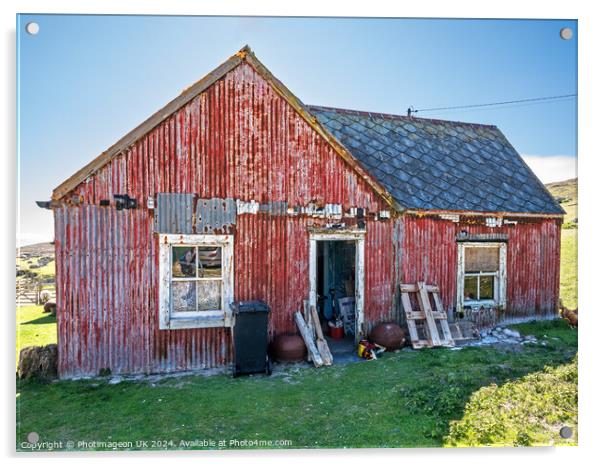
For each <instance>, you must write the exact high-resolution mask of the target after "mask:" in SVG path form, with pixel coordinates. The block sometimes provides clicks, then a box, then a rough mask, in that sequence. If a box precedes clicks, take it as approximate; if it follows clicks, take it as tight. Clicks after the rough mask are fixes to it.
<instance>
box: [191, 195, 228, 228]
mask: <svg viewBox="0 0 602 466" xmlns="http://www.w3.org/2000/svg"><path fill="white" fill-rule="evenodd" d="M235 224H236V201H235V200H234V199H217V198H213V199H199V200H198V201H197V203H196V232H197V233H198V234H211V233H213V234H222V233H227V232H230V227H232V226H233V225H235Z"/></svg>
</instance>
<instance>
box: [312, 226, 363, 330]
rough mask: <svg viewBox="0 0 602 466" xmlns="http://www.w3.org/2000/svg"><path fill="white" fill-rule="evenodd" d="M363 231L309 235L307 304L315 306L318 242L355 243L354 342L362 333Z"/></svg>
mask: <svg viewBox="0 0 602 466" xmlns="http://www.w3.org/2000/svg"><path fill="white" fill-rule="evenodd" d="M365 236H366V232H365V231H345V232H327V233H317V232H314V233H310V235H309V303H310V304H311V305H313V306H316V305H317V301H318V299H317V276H318V241H353V242H354V243H355V340H356V342H357V341H359V340H360V339H361V337H362V336H363V333H364V285H365V273H364V244H365Z"/></svg>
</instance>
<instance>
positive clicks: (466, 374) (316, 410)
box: [17, 320, 577, 449]
mask: <svg viewBox="0 0 602 466" xmlns="http://www.w3.org/2000/svg"><path fill="white" fill-rule="evenodd" d="M519 328H521V327H519ZM525 330H526V331H528V333H530V334H533V335H536V336H539V337H541V338H544V335H547V337H546V338H545V341H546V342H547V343H548V344H547V346H542V345H532V344H529V345H524V346H519V347H517V348H509V347H472V348H463V349H461V350H458V351H451V350H445V349H433V350H421V351H401V352H398V353H388V354H386V355H385V356H384V357H382V358H381V359H379V360H378V361H365V362H358V363H351V364H348V365H345V366H332V367H328V368H321V369H319V370H316V369H313V368H309V367H308V368H297V369H295V368H291V369H288V370H286V371H284V372H283V373H280V374H276V375H274V376H272V377H270V378H266V377H264V376H256V377H241V378H237V379H232V378H231V377H229V376H227V375H218V376H213V377H202V376H180V377H176V376H172V377H167V378H163V379H158V380H155V379H144V380H138V381H123V382H121V383H119V384H113V385H112V384H110V383H109V379H106V378H105V379H91V380H80V381H60V382H55V383H50V384H46V385H45V384H41V383H37V382H26V383H19V384H18V394H17V410H18V416H17V419H18V422H17V441H18V442H21V441H23V439H24V438H25V436H26V435H27V433H28V432H31V431H35V432H38V433H39V435H40V438H41V440H42V441H62V442H64V445H66V443H65V442H67V441H75V442H77V441H81V440H84V441H85V440H98V441H107V442H110V441H113V442H118V441H132V442H136V441H141V440H154V441H159V443H155V444H148V445H141V444H139V445H136V443H133V444H132V445H126V446H125V449H136V448H146V449H148V448H150V449H153V448H157V449H162V448H169V449H173V448H184V449H185V448H228V447H229V448H232V447H234V448H241V447H243V448H248V447H250V448H254V447H258V446H260V445H256V444H254V443H253V442H254V441H269V440H278V439H280V440H286V441H290V443H289V444H287V445H286V447H287V448H342V447H437V446H442V445H444V444H445V443H446V442H449V441H448V440H446V439H448V436H449V434H450V425H455V424H453V421H460V420H462V419H464V418H465V416H467V415H469V416H471V417H472V418H474V417H475V408H474V405H471V404H470V403H469V401H470V400H472V399H474V396H473V394H474V393H475V392H476V393H479V390H481V389H482V387H491V386H492V384H495V385H496V386H500V387H503V386H504V384H507V383H519V382H517V381H520V380H521V378H522V377H525V376H527V375H528V374H534V373H536V374H538V373H543V372H542V371H544V370H545V369H544V368H545V367H546V366H551V367H558V366H561V365H564V364H567V363H569V362H570V361H571V360H572V358H574V356H575V354H576V350H577V335H576V331H575V330H573V329H570V328H568V326H567V325H566V324H565V323H564V322H563V321H560V320H559V321H554V322H538V323H534V324H528V326H526V327H522V330H521V331H525ZM540 395H541V396H542V397H544V398H543V399H545V396H546V394H545V393H542V394H540ZM475 396H476V395H475ZM503 396H505V394H504V393H501V394H500V396H499V398H500V399H502V398H503ZM471 397H473V398H471ZM467 403H469V404H468V406H467V407H466V404H467ZM465 407H466V408H465ZM575 409H576V408H575ZM553 427H554V429H555V428H556V427H557V426H556V425H554V426H553ZM508 429H509V433H508V434H506V436H505V437H503V439H504V442H509V443H507V444H512V441H513V440H512V435H513V434H512V429H513V427H512V425H510V424H509V427H508ZM556 437H557V435H556V432H555V431H550V432H547V431H546V432H543V433H542V434H541V436H540V437H533V438H534V443H538V442H539V441H541V443H549V442H550V441H552V440H554V441H558V439H557V438H556ZM200 439H205V440H207V441H214V442H215V444H214V445H209V446H204V445H196V446H194V445H192V446H191V445H190V444H188V445H187V444H182V443H180V442H181V441H194V440H200ZM233 439H238V440H244V441H250V442H251V443H250V444H248V445H242V444H238V445H231V443H230V441H231V440H233ZM220 441H223V442H225V443H224V444H220V443H219V442H220ZM170 442H171V443H170ZM112 446H113V445H112V444H107V445H104V447H103V446H102V445H100V446H99V445H96V446H95V447H93V448H92V449H110V448H111V447H112ZM122 447H123V446H122ZM272 447H273V448H280V447H282V446H279V445H272ZM68 448H69V447H68ZM73 448H74V449H78V448H79V449H86V448H85V447H84V446H81V445H80V446H79V447H78V444H77V443H76V444H75V445H73Z"/></svg>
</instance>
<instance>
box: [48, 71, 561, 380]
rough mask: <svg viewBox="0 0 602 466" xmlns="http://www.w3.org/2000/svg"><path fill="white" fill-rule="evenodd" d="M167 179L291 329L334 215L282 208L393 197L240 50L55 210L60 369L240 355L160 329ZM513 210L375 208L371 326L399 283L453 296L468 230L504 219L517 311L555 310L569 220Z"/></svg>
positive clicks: (77, 371)
mask: <svg viewBox="0 0 602 466" xmlns="http://www.w3.org/2000/svg"><path fill="white" fill-rule="evenodd" d="M157 193H180V194H194V197H195V198H196V200H197V201H198V200H201V204H198V202H197V204H196V205H194V204H193V203H190V205H189V210H191V209H193V210H192V211H193V212H195V213H196V216H197V218H196V222H195V223H190V224H188V223H185V224H183V225H180V227H181V228H185V229H187V230H188V229H190V228H191V227H192V225H195V228H196V229H197V230H198V228H199V227H200V228H203V229H204V228H205V227H208V228H209V229H211V230H216V229H217V230H221V229H222V228H221V227H222V226H224V228H228V230H229V232H232V233H233V234H234V235H235V245H234V248H235V249H234V251H235V253H234V262H235V284H234V286H235V289H234V294H235V296H234V297H235V299H236V300H248V299H261V300H264V301H266V302H267V303H268V304H269V305H270V307H271V308H272V310H273V313H272V317H271V329H270V330H271V333H272V335H274V334H278V333H282V332H289V331H294V330H295V327H294V323H293V318H292V314H293V312H294V311H295V310H296V309H298V308H299V307H300V306H301V304H302V301H303V299H306V298H307V297H308V293H309V290H308V287H309V283H308V276H309V270H308V266H309V260H308V259H309V258H308V254H309V240H308V238H309V236H308V228H310V227H323V226H324V225H325V224H326V223H328V222H332V220H331V219H325V218H316V217H315V216H313V215H307V214H303V213H300V214H297V215H290V214H286V213H285V208H286V207H287V206H288V208H295V207H306V206H308V205H310V204H316V205H320V206H325V205H326V204H334V205H337V204H338V205H341V208H342V211H343V212H345V211H347V210H348V209H350V208H352V207H358V208H363V209H365V210H366V212H369V213H376V212H378V211H380V210H382V209H387V206H386V205H385V204H384V202H383V201H382V200H381V199H380V197H378V195H377V194H376V193H374V191H373V190H372V189H371V188H370V187H369V186H368V185H367V183H366V182H365V181H363V180H362V179H360V178H359V177H358V176H357V175H356V173H355V172H354V171H353V169H352V168H351V167H349V166H348V165H347V164H346V163H345V162H343V160H342V159H341V158H340V157H339V156H338V155H337V154H336V153H335V152H334V150H333V149H332V148H331V147H330V146H329V145H328V143H327V142H326V141H324V140H323V139H322V138H321V137H319V136H318V135H317V134H316V133H315V131H314V130H313V129H312V128H311V127H310V126H309V125H308V124H307V123H306V122H305V121H304V120H303V119H302V118H301V117H299V115H298V114H297V113H296V112H295V111H294V109H292V108H291V107H290V106H289V105H288V104H287V103H286V101H285V100H284V99H283V98H281V97H280V96H278V95H277V94H276V93H275V92H274V91H273V90H272V89H271V87H270V86H269V85H268V84H267V83H266V82H265V81H264V80H263V79H262V78H261V77H260V76H259V75H258V74H257V73H256V72H255V71H254V70H253V69H252V67H250V66H249V65H248V64H246V63H243V64H241V65H240V66H239V67H238V68H236V69H234V70H233V71H231V72H230V73H228V74H227V75H226V77H225V78H224V79H222V80H220V81H218V82H217V83H216V84H215V85H214V86H213V87H211V88H209V89H208V90H207V91H205V92H204V93H202V94H201V95H199V96H198V97H196V98H195V99H193V100H192V101H191V102H190V103H188V104H187V105H186V106H184V107H183V108H182V109H180V110H179V111H178V112H176V113H174V114H173V115H171V116H170V117H168V118H167V119H166V120H164V122H163V123H161V124H160V125H159V126H157V127H156V128H155V129H153V130H152V131H151V132H149V133H148V134H147V136H146V137H144V138H142V139H141V140H139V141H138V142H137V143H136V144H135V145H133V146H132V147H130V148H129V149H128V150H127V151H126V152H125V153H122V154H120V155H119V156H117V157H116V158H114V159H113V160H112V161H111V162H110V163H109V164H108V165H106V166H105V167H104V168H102V169H101V170H100V171H99V172H98V173H97V174H96V175H94V176H93V177H91V178H90V179H88V180H87V181H86V182H84V183H82V184H81V185H79V186H78V187H77V188H76V189H75V190H74V192H72V193H70V195H68V196H65V200H68V201H69V202H68V203H65V204H64V205H63V206H62V207H59V208H57V209H56V210H55V238H56V254H57V286H58V291H57V304H58V309H59V312H58V337H59V372H60V374H61V376H62V377H72V376H81V375H95V374H98V372H99V371H100V369H103V368H109V369H111V371H112V372H113V373H136V372H165V371H172V370H186V369H198V368H204V367H216V366H220V365H223V364H225V363H227V362H229V361H230V360H231V348H230V346H231V345H230V336H229V331H228V330H226V329H220V328H213V329H191V330H159V328H158V309H157V305H158V288H157V287H158V282H159V281H158V276H157V270H158V254H157V252H158V251H157V249H158V240H157V236H156V234H155V233H154V230H155V228H159V229H161V228H165V225H169V224H170V222H171V221H172V220H171V219H169V218H168V219H159V220H158V222H157V223H155V219H154V212H153V211H152V210H148V209H147V208H146V202H147V199H148V198H149V197H153V198H154V199H155V200H157V198H156V197H157ZM114 194H128V195H129V196H130V197H133V198H135V199H136V200H137V201H138V208H136V209H131V210H128V209H126V210H121V211H117V210H116V209H115V207H114V205H113V203H112V205H111V206H110V207H100V206H99V203H100V201H101V200H104V199H108V200H111V201H112V199H113V195H114ZM189 197H190V196H189ZM172 200H173V199H172ZM190 200H192V198H191V197H190ZM220 200H223V201H224V202H226V204H224V206H223V208H224V212H223V213H222V212H217V213H216V214H215V215H213V214H210V212H213V209H214V208H216V207H220V205H218V204H219V202H220ZM234 200H238V201H246V202H250V201H257V202H258V203H260V204H262V205H263V206H265V208H260V209H258V212H257V213H244V214H239V215H237V217H236V218H235V219H232V217H231V212H232V209H233V202H234ZM160 202H167V203H168V202H169V200H168V199H167V198H166V199H161V200H160ZM216 203H217V204H216ZM195 207H196V210H194V209H195ZM220 208H221V207H220ZM189 210H186V212H188V211H189ZM186 215H188V213H186ZM203 216H204V217H205V220H206V221H205V220H203ZM233 220H235V222H233ZM345 220H347V221H355V219H346V218H343V221H345ZM179 221H180V220H179V219H178V222H179ZM517 221H518V224H517V225H504V226H502V227H501V228H496V229H492V228H488V227H486V226H485V225H484V224H483V222H482V220H479V221H475V220H463V221H461V222H460V223H453V222H451V221H448V220H441V219H439V218H438V217H433V216H422V217H418V216H411V215H406V216H404V217H402V218H393V219H391V220H378V221H377V220H374V216H373V215H368V217H367V220H366V230H367V234H366V239H365V320H366V326H367V330H369V329H370V327H371V326H372V325H373V324H375V323H378V322H381V321H384V320H390V319H393V320H397V319H400V308H399V293H398V290H397V284H398V283H399V282H400V281H404V282H416V281H418V280H424V281H427V282H434V283H437V284H439V286H440V287H441V288H442V292H443V301H444V304H445V306H446V307H450V306H453V305H454V299H455V288H456V257H457V247H456V235H457V233H458V232H459V231H461V230H467V231H468V232H470V233H488V232H504V233H507V234H508V289H507V294H508V308H509V312H510V313H512V314H511V315H512V316H522V315H526V314H533V313H534V312H535V314H537V315H550V314H551V313H552V312H553V310H554V308H555V305H556V302H557V299H558V281H559V250H560V247H559V242H560V226H559V221H558V220H550V219H541V220H534V221H529V220H527V219H524V218H523V219H517ZM216 232H218V233H219V231H216Z"/></svg>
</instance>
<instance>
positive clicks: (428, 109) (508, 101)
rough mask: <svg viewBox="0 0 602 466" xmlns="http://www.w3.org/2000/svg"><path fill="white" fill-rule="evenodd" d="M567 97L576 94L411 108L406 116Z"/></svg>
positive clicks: (575, 95)
mask: <svg viewBox="0 0 602 466" xmlns="http://www.w3.org/2000/svg"><path fill="white" fill-rule="evenodd" d="M568 97H577V94H564V95H553V96H547V97H534V98H531V99H519V100H507V101H504V102H490V103H486V104H473V105H456V106H452V107H437V108H420V109H418V110H414V109H413V108H412V107H410V108H408V114H411V113H418V112H435V111H440V110H460V109H466V108H482V107H493V106H496V105H509V104H520V103H525V102H537V103H539V102H544V101H549V100H557V99H566V98H568Z"/></svg>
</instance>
